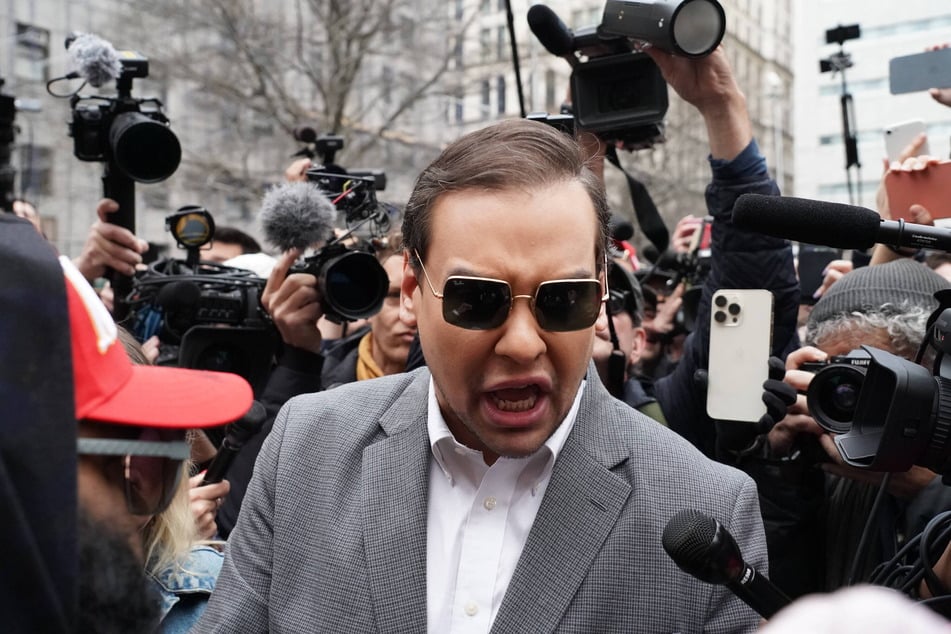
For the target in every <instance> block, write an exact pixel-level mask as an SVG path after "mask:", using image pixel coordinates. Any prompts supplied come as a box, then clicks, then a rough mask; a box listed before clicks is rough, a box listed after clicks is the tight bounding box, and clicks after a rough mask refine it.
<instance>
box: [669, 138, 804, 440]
mask: <svg viewBox="0 0 951 634" xmlns="http://www.w3.org/2000/svg"><path fill="white" fill-rule="evenodd" d="M710 166H711V168H712V170H713V180H712V182H711V183H710V184H709V185H708V186H707V191H706V199H707V210H708V211H709V213H710V215H711V216H713V218H714V222H713V229H712V235H711V251H712V257H711V270H710V274H709V275H708V276H707V279H706V281H705V283H704V285H703V291H702V295H701V298H700V305H699V308H698V311H697V329H696V331H694V332H693V333H692V334H691V335H690V336H689V337H688V338H687V341H686V343H685V344H684V354H683V357H682V358H681V360H680V363H678V365H677V368H676V369H675V370H674V371H673V372H672V373H671V374H669V375H667V376H665V377H662V378H660V379H658V380H657V381H655V382H654V396H655V397H656V398H657V400H658V402H659V403H660V406H661V409H662V410H663V412H664V416H665V417H666V418H667V423H668V425H669V426H670V428H671V429H672V430H674V431H676V432H677V433H679V434H680V435H681V436H683V437H685V438H686V439H687V440H689V441H690V442H691V443H693V444H694V445H696V446H697V447H698V448H699V449H700V450H701V451H703V452H704V453H705V454H707V455H708V456H711V457H712V456H714V448H715V443H716V432H715V425H714V422H713V420H712V419H710V418H709V417H708V416H707V406H706V397H707V394H706V385H705V383H704V382H702V381H698V380H697V377H696V375H697V370H706V368H707V364H708V359H709V348H710V302H711V301H712V297H713V293H714V292H716V291H717V290H718V289H721V288H765V289H767V290H770V291H772V293H773V301H774V303H773V345H772V351H771V354H772V355H774V356H777V357H780V358H783V359H785V358H786V355H787V354H789V352H791V351H793V350H795V349H796V348H798V347H799V336H798V334H797V333H796V318H797V316H798V312H799V281H798V280H797V278H796V270H795V266H794V264H793V254H792V247H791V245H790V243H789V242H788V241H787V240H781V239H778V238H771V237H768V236H764V235H762V234H759V233H753V232H751V231H746V230H743V229H740V228H738V227H736V226H735V225H734V224H733V220H732V217H733V205H734V204H735V203H736V199H737V198H739V197H740V196H741V195H743V194H765V195H773V196H778V195H779V188H778V187H777V186H776V183H775V182H774V181H773V180H772V179H771V178H770V177H769V173H768V171H767V169H766V159H764V158H763V156H762V154H761V153H760V151H759V147H758V146H757V144H756V141H755V140H754V141H751V142H750V144H749V145H748V146H746V149H744V150H743V151H742V152H741V153H740V154H739V156H737V157H736V158H734V159H733V160H732V161H724V160H721V159H712V158H711V159H710Z"/></svg>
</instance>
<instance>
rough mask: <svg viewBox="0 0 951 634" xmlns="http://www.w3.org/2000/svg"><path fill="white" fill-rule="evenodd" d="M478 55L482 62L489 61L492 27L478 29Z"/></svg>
mask: <svg viewBox="0 0 951 634" xmlns="http://www.w3.org/2000/svg"><path fill="white" fill-rule="evenodd" d="M479 51H480V53H479V56H480V59H481V60H482V61H483V62H487V61H489V58H490V55H492V29H482V30H481V31H479Z"/></svg>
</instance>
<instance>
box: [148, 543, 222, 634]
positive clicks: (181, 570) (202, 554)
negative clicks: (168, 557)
mask: <svg viewBox="0 0 951 634" xmlns="http://www.w3.org/2000/svg"><path fill="white" fill-rule="evenodd" d="M223 560H224V555H223V554H222V553H221V552H219V551H218V550H215V549H214V548H211V547H210V546H196V547H194V548H192V551H191V553H190V554H189V556H188V559H186V560H185V561H184V562H182V563H180V564H179V563H176V564H173V565H171V566H169V567H168V568H165V569H164V570H160V571H157V572H153V573H151V574H150V577H151V578H152V582H153V583H154V584H155V587H156V589H157V590H158V592H159V594H160V595H161V597H162V623H161V626H160V627H159V631H161V632H164V633H165V634H179V633H184V632H188V631H189V630H190V629H191V627H192V626H193V625H194V624H195V623H196V622H197V621H198V617H200V616H201V614H202V612H204V611H205V606H206V605H207V603H208V597H210V596H211V591H212V590H214V589H215V581H216V580H217V579H218V573H219V572H220V571H221V562H222V561H223Z"/></svg>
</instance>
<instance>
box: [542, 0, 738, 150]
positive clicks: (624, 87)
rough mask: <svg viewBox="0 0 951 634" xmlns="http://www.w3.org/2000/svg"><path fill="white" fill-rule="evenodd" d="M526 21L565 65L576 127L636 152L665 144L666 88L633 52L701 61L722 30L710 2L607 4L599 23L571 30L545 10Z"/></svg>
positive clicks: (719, 13) (624, 0)
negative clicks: (646, 47)
mask: <svg viewBox="0 0 951 634" xmlns="http://www.w3.org/2000/svg"><path fill="white" fill-rule="evenodd" d="M528 23H529V26H530V27H531V29H532V32H533V33H534V34H535V36H536V37H537V38H538V40H539V42H541V44H542V45H543V46H544V47H545V48H546V49H547V50H548V52H549V53H552V54H553V55H556V56H558V57H562V58H564V59H566V60H567V61H568V63H569V64H570V65H571V68H572V73H571V100H572V110H573V114H574V116H575V119H576V120H577V123H578V126H579V127H581V128H583V129H585V130H588V131H590V132H594V133H595V134H597V135H598V136H599V137H601V138H602V139H603V140H604V141H605V142H607V143H611V144H613V143H621V144H622V145H623V147H624V148H625V149H628V150H636V149H641V148H648V147H652V146H653V145H654V144H656V143H662V142H664V140H665V139H664V127H665V124H664V117H665V115H666V114H667V108H668V106H669V101H668V96H667V82H666V81H665V80H664V78H663V76H662V75H661V72H660V69H659V68H658V67H657V65H656V64H655V63H654V62H653V60H651V58H650V57H648V56H647V54H645V53H643V52H640V50H639V47H640V46H642V45H643V43H648V44H650V45H653V46H657V47H658V48H661V49H664V50H667V51H670V52H672V53H674V54H677V55H683V56H688V57H703V56H705V55H709V54H710V53H711V52H712V51H713V50H714V49H715V48H716V47H717V45H718V44H719V43H720V40H721V39H722V38H723V34H724V31H725V24H726V21H725V16H724V12H723V8H722V7H721V6H720V4H719V3H718V2H716V0H679V1H666V0H654V1H643V0H641V1H638V2H632V1H628V0H608V1H607V3H606V4H605V8H604V14H603V16H602V21H601V24H600V25H598V26H588V27H583V28H580V29H578V30H576V31H572V30H571V29H569V28H568V27H567V26H565V24H564V23H563V22H562V21H561V19H559V18H558V16H557V15H556V14H555V13H554V12H553V11H552V10H551V9H550V8H548V7H547V6H545V5H540V4H539V5H533V6H532V7H531V8H530V9H529V11H528Z"/></svg>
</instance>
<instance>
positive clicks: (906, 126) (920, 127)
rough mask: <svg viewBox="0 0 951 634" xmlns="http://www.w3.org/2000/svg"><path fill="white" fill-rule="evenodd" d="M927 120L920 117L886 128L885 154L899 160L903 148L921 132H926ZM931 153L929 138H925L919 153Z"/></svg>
mask: <svg viewBox="0 0 951 634" xmlns="http://www.w3.org/2000/svg"><path fill="white" fill-rule="evenodd" d="M926 131H927V128H925V122H924V121H921V120H920V119H918V120H915V121H902V122H901V123H896V124H895V125H891V126H888V127H887V128H885V155H886V156H888V160H889V161H897V160H898V159H899V158H900V157H901V153H902V150H904V149H905V148H906V147H908V146H909V145H911V142H912V141H914V140H915V139H916V138H917V137H918V135H919V134H922V133H923V132H926ZM922 154H928V155H930V154H931V148H930V147H929V146H928V140H927V139H925V142H924V145H922V146H921V149H919V150H918V155H919V156H920V155H922Z"/></svg>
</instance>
